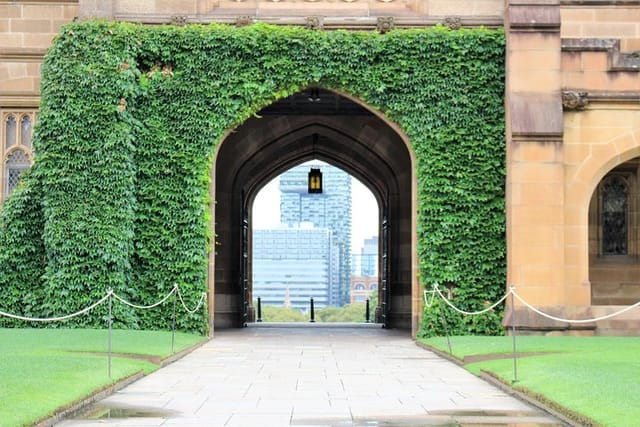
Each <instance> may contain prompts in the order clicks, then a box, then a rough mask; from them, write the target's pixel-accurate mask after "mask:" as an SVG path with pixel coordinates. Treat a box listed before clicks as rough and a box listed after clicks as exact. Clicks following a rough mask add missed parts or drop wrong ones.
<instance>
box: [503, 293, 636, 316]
mask: <svg viewBox="0 0 640 427" xmlns="http://www.w3.org/2000/svg"><path fill="white" fill-rule="evenodd" d="M511 292H513V295H514V296H515V297H516V298H517V299H518V301H520V302H521V303H522V304H523V305H524V306H526V307H527V308H529V309H530V310H532V311H533V312H534V313H537V314H539V315H540V316H543V317H546V318H547V319H551V320H556V321H558V322H566V323H592V322H599V321H601V320H607V319H611V318H612V317H616V316H619V315H621V314H623V313H626V312H627V311H629V310H633V309H634V308H636V307H638V306H640V301H638V302H637V303H635V304H633V305H630V306H628V307H625V308H623V309H621V310H618V311H616V312H614V313H610V314H606V315H604V316H600V317H594V318H592V319H563V318H561V317H556V316H553V315H551V314H548V313H545V312H543V311H541V310H538V309H537V308H535V307H534V306H532V305H531V304H529V303H528V302H526V301H525V300H524V299H523V298H522V297H521V296H520V295H518V293H517V292H516V291H515V289H513V288H512V290H511Z"/></svg>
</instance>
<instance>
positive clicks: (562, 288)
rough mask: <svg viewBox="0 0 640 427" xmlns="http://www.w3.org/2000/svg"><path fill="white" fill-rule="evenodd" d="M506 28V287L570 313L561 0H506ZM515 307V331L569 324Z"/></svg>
mask: <svg viewBox="0 0 640 427" xmlns="http://www.w3.org/2000/svg"><path fill="white" fill-rule="evenodd" d="M505 27H506V36H507V56H506V75H507V81H506V120H507V123H506V128H507V191H506V203H507V289H508V288H509V287H510V286H515V287H516V291H517V292H518V294H519V295H520V296H521V297H522V298H524V299H525V300H526V301H527V302H529V303H530V304H532V305H533V306H535V307H538V308H540V309H542V310H543V311H545V312H549V313H553V314H555V315H560V316H562V317H567V315H568V313H569V312H572V311H573V310H570V309H568V307H567V303H568V301H567V295H566V289H567V284H566V283H565V277H564V272H565V241H564V236H565V230H564V229H565V218H564V198H565V193H564V190H565V185H564V163H563V155H564V149H563V143H562V138H563V117H562V94H561V88H562V73H561V40H560V2H559V0H509V1H508V4H507V11H506V16H505ZM515 307H516V314H517V315H516V326H517V327H519V328H525V329H532V330H540V331H544V330H554V329H566V328H567V324H566V323H558V322H553V321H549V320H548V319H546V318H544V317H541V316H539V315H537V314H535V313H533V312H532V311H531V310H529V309H527V308H526V307H524V306H523V305H522V304H520V303H518V302H517V301H516V304H515ZM511 309H512V307H511V304H510V303H509V304H507V309H506V313H505V321H504V324H505V325H509V326H510V325H511Z"/></svg>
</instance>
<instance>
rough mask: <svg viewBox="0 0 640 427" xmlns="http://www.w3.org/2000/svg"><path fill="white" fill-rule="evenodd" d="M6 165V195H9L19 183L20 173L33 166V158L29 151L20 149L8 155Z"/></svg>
mask: <svg viewBox="0 0 640 427" xmlns="http://www.w3.org/2000/svg"><path fill="white" fill-rule="evenodd" d="M6 165H7V167H6V171H7V176H6V181H5V183H6V189H5V195H6V196H7V197H8V196H10V195H11V193H13V190H14V189H15V188H16V186H17V185H18V182H19V180H20V175H22V173H23V172H24V171H25V170H27V169H29V166H31V160H30V159H29V156H28V155H27V153H25V152H24V151H22V150H20V149H18V150H15V151H13V152H12V153H11V154H9V155H8V156H7V162H6Z"/></svg>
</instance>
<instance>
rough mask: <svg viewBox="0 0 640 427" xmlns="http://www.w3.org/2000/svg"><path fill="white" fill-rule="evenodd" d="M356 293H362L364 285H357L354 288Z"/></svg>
mask: <svg viewBox="0 0 640 427" xmlns="http://www.w3.org/2000/svg"><path fill="white" fill-rule="evenodd" d="M355 290H356V291H364V285H363V284H362V283H357V284H356V286H355Z"/></svg>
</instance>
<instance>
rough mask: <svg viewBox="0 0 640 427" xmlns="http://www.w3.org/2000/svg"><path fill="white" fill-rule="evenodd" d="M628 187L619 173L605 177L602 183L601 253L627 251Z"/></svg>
mask: <svg viewBox="0 0 640 427" xmlns="http://www.w3.org/2000/svg"><path fill="white" fill-rule="evenodd" d="M628 196H629V187H628V185H627V182H626V180H625V179H624V178H623V177H622V176H619V175H613V176H610V177H608V178H606V179H605V180H604V181H603V183H602V254H603V255H626V254H627V253H628V245H627V234H628V228H629V224H628V222H629V221H628V204H629V197H628Z"/></svg>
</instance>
